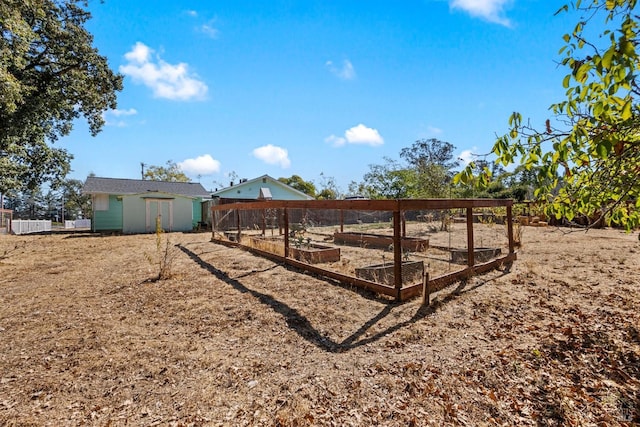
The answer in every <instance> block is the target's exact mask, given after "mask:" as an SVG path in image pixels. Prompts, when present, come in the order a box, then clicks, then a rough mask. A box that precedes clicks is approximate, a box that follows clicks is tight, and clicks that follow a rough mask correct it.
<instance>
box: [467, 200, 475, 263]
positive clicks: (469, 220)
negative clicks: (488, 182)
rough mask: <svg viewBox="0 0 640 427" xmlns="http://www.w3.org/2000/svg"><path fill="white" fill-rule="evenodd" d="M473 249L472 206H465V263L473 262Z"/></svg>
mask: <svg viewBox="0 0 640 427" xmlns="http://www.w3.org/2000/svg"><path fill="white" fill-rule="evenodd" d="M475 257H476V256H475V251H474V248H473V208H467V265H468V266H469V267H473V264H475Z"/></svg>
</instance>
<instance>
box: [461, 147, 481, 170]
mask: <svg viewBox="0 0 640 427" xmlns="http://www.w3.org/2000/svg"><path fill="white" fill-rule="evenodd" d="M477 150H478V147H473V148H472V149H470V150H463V151H462V152H461V153H460V154H458V159H460V161H462V163H464V165H465V166H466V165H468V164H469V163H471V162H473V161H474V160H475V159H476V157H477V155H475V154H473V153H474V152H475V151H477Z"/></svg>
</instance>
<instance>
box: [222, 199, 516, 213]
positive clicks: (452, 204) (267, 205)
mask: <svg viewBox="0 0 640 427" xmlns="http://www.w3.org/2000/svg"><path fill="white" fill-rule="evenodd" d="M511 205H513V200H511V199H396V200H391V199H385V200H266V201H255V202H241V203H228V204H223V205H217V206H212V207H211V210H212V211H217V210H230V209H245V210H255V209H271V208H289V209H305V208H307V209H343V210H359V211H394V210H405V211H408V210H429V209H457V208H469V207H472V208H482V207H487V208H489V207H499V206H511Z"/></svg>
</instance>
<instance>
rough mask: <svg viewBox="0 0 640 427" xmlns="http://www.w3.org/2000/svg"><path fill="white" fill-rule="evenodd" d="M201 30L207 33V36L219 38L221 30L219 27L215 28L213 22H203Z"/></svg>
mask: <svg viewBox="0 0 640 427" xmlns="http://www.w3.org/2000/svg"><path fill="white" fill-rule="evenodd" d="M199 30H200V32H201V33H204V34H206V35H207V36H209V37H211V38H212V39H217V38H218V36H219V35H220V30H218V29H217V28H215V27H214V26H213V25H211V24H203V25H201V26H200V27H199Z"/></svg>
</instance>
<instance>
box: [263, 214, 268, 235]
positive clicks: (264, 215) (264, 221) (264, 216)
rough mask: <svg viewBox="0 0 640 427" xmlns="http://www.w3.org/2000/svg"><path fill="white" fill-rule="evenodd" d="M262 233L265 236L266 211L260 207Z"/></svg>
mask: <svg viewBox="0 0 640 427" xmlns="http://www.w3.org/2000/svg"><path fill="white" fill-rule="evenodd" d="M262 235H263V236H265V237H266V236H267V212H266V211H265V210H264V209H262Z"/></svg>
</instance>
